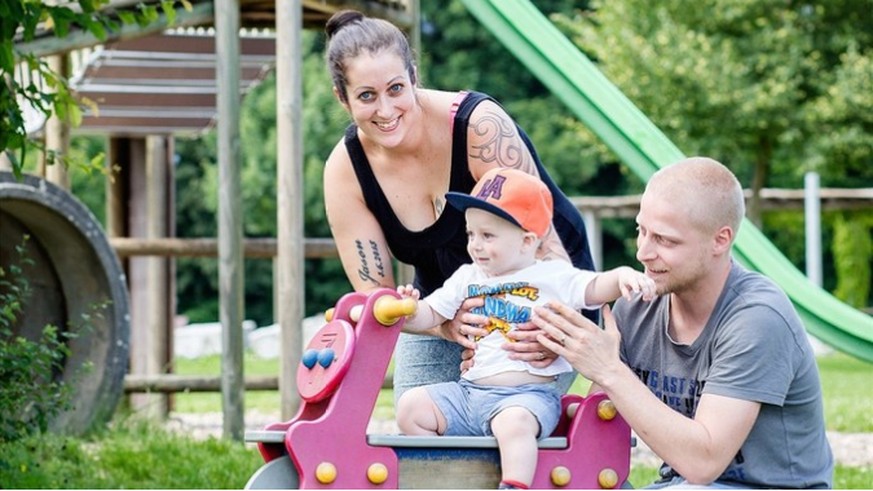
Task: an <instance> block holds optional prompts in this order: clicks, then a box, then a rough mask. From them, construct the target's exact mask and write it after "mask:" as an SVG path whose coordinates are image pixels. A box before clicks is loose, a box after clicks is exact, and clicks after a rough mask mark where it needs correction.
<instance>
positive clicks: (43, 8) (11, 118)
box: [0, 0, 192, 175]
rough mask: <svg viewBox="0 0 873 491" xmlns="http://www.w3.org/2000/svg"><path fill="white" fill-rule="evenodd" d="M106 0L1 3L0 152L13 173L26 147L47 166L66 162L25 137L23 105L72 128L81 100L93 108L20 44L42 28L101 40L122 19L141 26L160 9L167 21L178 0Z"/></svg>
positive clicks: (83, 164)
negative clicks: (128, 3)
mask: <svg viewBox="0 0 873 491" xmlns="http://www.w3.org/2000/svg"><path fill="white" fill-rule="evenodd" d="M110 3H111V2H110V0H76V1H75V2H72V1H68V2H41V1H38V0H3V1H2V2H0V153H3V152H6V155H7V156H8V157H9V159H10V160H11V162H12V169H13V171H14V172H15V174H16V175H20V174H21V170H22V167H23V165H24V161H25V157H26V155H27V149H28V148H31V147H35V148H37V149H40V150H43V151H45V152H46V161H47V163H48V164H50V165H51V164H54V163H55V162H59V163H61V164H63V165H69V164H70V163H71V161H70V160H69V159H68V158H67V156H65V155H61V154H58V153H57V152H55V151H47V150H45V148H44V147H43V145H42V144H41V143H40V142H39V141H37V140H32V139H30V137H29V135H28V134H27V127H26V123H27V122H26V120H25V116H24V111H23V109H22V105H27V106H30V107H32V108H33V110H35V111H37V112H40V113H42V114H43V115H44V116H45V117H46V118H48V117H49V116H51V115H52V114H55V115H56V116H57V117H58V118H60V119H61V120H62V121H65V122H66V123H67V124H69V125H71V126H74V127H75V126H79V124H81V122H82V108H81V106H82V105H87V106H92V107H95V104H94V102H93V101H89V100H87V99H80V98H77V97H76V96H75V95H74V94H73V93H72V92H71V90H70V87H69V85H68V81H67V80H66V79H65V78H63V77H62V76H60V75H59V74H57V73H55V72H54V71H53V70H52V69H51V68H49V66H48V64H47V62H46V61H45V60H44V59H42V58H40V57H39V55H38V54H34V53H31V52H28V51H27V50H26V49H21V48H20V46H21V45H24V43H27V42H30V41H33V40H34V38H35V37H36V36H37V35H38V34H40V33H43V32H48V33H53V34H54V35H55V36H56V37H58V38H64V37H66V36H67V35H68V34H69V33H70V32H71V30H73V29H81V30H83V31H86V32H88V33H90V34H91V35H93V36H94V38H95V39H96V40H97V41H104V40H106V39H107V36H108V35H109V34H110V33H116V32H118V31H119V30H120V28H121V26H122V25H124V24H138V25H140V26H143V27H145V26H147V25H149V24H151V23H153V22H155V21H157V20H159V19H160V16H161V13H163V15H164V16H165V18H166V20H167V23H168V24H169V25H172V24H173V22H174V21H175V18H176V10H175V9H176V4H177V0H161V1H160V2H147V1H143V2H141V3H139V4H138V5H137V6H136V7H134V8H131V9H115V8H109V6H110ZM178 3H179V4H181V5H182V6H183V7H184V8H185V9H187V10H191V8H192V7H191V4H190V3H189V2H188V1H187V0H178ZM73 7H75V8H73ZM74 163H76V164H77V165H78V166H81V167H84V168H89V167H91V168H100V167H101V166H100V165H99V164H98V165H96V166H94V162H92V161H84V162H74Z"/></svg>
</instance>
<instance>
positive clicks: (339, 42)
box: [324, 10, 415, 102]
mask: <svg viewBox="0 0 873 491" xmlns="http://www.w3.org/2000/svg"><path fill="white" fill-rule="evenodd" d="M324 31H325V32H326V33H327V51H326V54H325V58H326V61H327V69H328V71H329V72H330V78H331V79H332V80H333V85H334V87H336V89H337V92H339V96H340V98H341V99H342V100H343V102H348V95H347V94H346V60H348V59H350V58H355V57H357V56H358V55H360V54H361V53H363V52H366V53H370V54H376V53H379V52H381V51H384V50H388V51H391V52H393V53H395V54H396V55H397V56H399V57H400V59H401V60H403V64H404V66H405V67H406V70H407V71H408V72H409V80H410V81H412V83H413V84H414V83H415V64H414V63H413V56H412V48H410V47H409V40H407V39H406V36H405V35H404V34H403V32H402V31H401V30H400V29H398V28H397V26H395V25H394V24H392V23H390V22H388V21H386V20H383V19H377V18H373V17H367V16H365V15H364V14H362V13H360V12H358V11H356V10H341V11H339V12H337V13H335V14H333V15H332V16H331V18H330V19H329V20H328V21H327V25H326V26H325V27H324Z"/></svg>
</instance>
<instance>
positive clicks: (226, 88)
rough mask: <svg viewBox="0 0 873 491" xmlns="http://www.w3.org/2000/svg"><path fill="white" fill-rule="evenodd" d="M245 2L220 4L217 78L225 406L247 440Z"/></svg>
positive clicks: (228, 428)
mask: <svg viewBox="0 0 873 491" xmlns="http://www.w3.org/2000/svg"><path fill="white" fill-rule="evenodd" d="M239 26H240V12H239V2H238V1H235V0H217V1H216V2H215V55H216V67H215V77H216V85H217V88H218V95H217V99H216V105H217V109H218V198H219V200H218V256H219V263H218V289H219V319H220V321H221V327H222V337H221V349H222V353H221V402H222V404H221V406H222V413H223V416H224V428H223V434H224V437H225V438H230V439H233V440H237V441H242V440H243V431H244V418H243V411H244V406H243V400H244V396H245V392H244V386H243V377H244V373H243V363H242V361H243V337H242V321H243V316H244V309H243V285H244V282H243V274H244V272H243V258H242V235H243V229H242V203H241V199H240V192H241V186H240V175H241V172H240V160H241V158H240V141H239V139H240V136H239V133H240V130H239V115H240V108H239V106H240V93H239V79H240V75H239V55H240V43H239Z"/></svg>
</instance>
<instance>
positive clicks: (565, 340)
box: [560, 334, 567, 347]
mask: <svg viewBox="0 0 873 491" xmlns="http://www.w3.org/2000/svg"><path fill="white" fill-rule="evenodd" d="M560 343H561V346H563V347H566V346H567V335H566V334H565V335H563V336H561V341H560Z"/></svg>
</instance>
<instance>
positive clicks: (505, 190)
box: [446, 167, 553, 237]
mask: <svg viewBox="0 0 873 491" xmlns="http://www.w3.org/2000/svg"><path fill="white" fill-rule="evenodd" d="M446 201H448V202H449V204H450V205H452V206H454V207H455V208H457V209H459V210H461V211H465V210H466V209H467V208H470V207H473V208H479V209H482V210H485V211H488V212H491V213H493V214H495V215H497V216H499V217H500V218H503V219H504V220H508V221H509V222H510V223H514V224H515V225H518V226H519V227H521V228H523V229H524V230H526V231H528V232H533V233H534V234H536V236H537V237H543V236H544V235H546V234H547V233H548V232H549V227H551V226H552V213H553V204H552V193H551V192H550V191H549V188H548V187H547V186H546V184H545V183H544V182H543V181H541V180H540V179H539V178H538V177H536V176H533V175H530V174H528V173H527V172H523V171H520V170H518V169H509V168H506V167H496V168H494V169H491V170H489V171H488V172H486V173H485V174H484V175H483V176H482V178H481V179H479V182H477V183H476V186H475V187H473V190H472V191H471V192H470V194H464V193H457V192H454V191H450V192H448V193H446Z"/></svg>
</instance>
